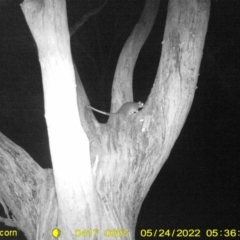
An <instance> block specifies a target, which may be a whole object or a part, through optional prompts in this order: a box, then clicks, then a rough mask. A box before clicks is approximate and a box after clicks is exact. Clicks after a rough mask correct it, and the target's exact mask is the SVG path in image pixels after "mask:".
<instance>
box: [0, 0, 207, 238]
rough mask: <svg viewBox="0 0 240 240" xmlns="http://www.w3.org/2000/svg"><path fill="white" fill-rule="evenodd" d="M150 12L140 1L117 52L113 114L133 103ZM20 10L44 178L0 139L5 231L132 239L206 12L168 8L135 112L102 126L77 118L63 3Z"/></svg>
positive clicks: (82, 101) (192, 81)
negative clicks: (44, 149)
mask: <svg viewBox="0 0 240 240" xmlns="http://www.w3.org/2000/svg"><path fill="white" fill-rule="evenodd" d="M158 2H159V1H158V0H155V1H150V0H149V1H146V5H145V7H144V11H143V14H142V16H141V18H140V19H139V22H138V23H137V25H136V26H135V28H134V30H133V32H132V34H131V36H130V37H129V39H128V40H127V42H126V44H125V45H124V48H123V50H122V52H121V55H120V57H119V61H118V65H117V68H116V72H115V76H114V81H113V88H112V100H111V109H112V111H113V112H116V111H117V110H118V109H119V108H120V107H121V106H122V105H123V104H124V103H125V102H131V101H133V93H132V74H133V69H134V66H135V63H136V60H137V57H138V54H139V52H140V49H141V47H142V46H143V44H144V42H145V40H146V38H147V36H148V34H149V32H150V30H151V28H152V25H153V23H154V20H155V17H156V14H157V9H158ZM21 7H22V10H23V13H24V16H25V18H26V21H27V24H28V26H29V28H30V30H31V32H32V35H33V37H34V39H35V42H36V44H37V48H38V55H39V61H40V65H41V71H42V79H43V86H44V102H45V118H46V122H47V128H48V134H49V142H50V150H51V158H52V163H53V172H52V171H51V170H43V169H41V168H40V167H39V166H38V165H37V164H36V163H35V162H34V161H33V160H32V159H30V157H29V156H28V155H27V154H26V152H24V151H23V150H22V149H20V148H19V147H17V146H16V145H15V144H14V143H13V142H11V141H10V140H9V139H7V138H6V137H5V136H3V135H1V141H0V142H1V148H0V149H1V150H0V152H1V158H0V159H1V172H2V174H1V175H0V177H1V180H2V182H4V183H6V184H5V185H4V186H3V187H2V189H1V198H0V200H1V203H2V205H3V206H4V208H5V212H6V214H8V219H6V220H4V221H5V222H6V223H7V224H10V225H15V226H16V227H18V228H19V229H22V230H23V231H24V233H25V235H26V236H27V238H28V239H34V238H36V239H51V235H50V233H51V230H52V229H53V228H54V227H56V226H58V227H59V228H60V229H61V230H62V238H63V239H73V238H75V237H74V233H75V234H76V232H74V231H75V230H76V229H78V228H79V226H81V229H92V230H93V232H87V233H86V234H87V236H89V235H90V234H93V235H95V234H96V236H97V237H98V239H104V238H105V237H104V230H105V229H120V230H121V231H122V232H121V231H119V232H116V233H115V234H116V235H115V237H116V238H118V237H119V238H123V237H121V236H120V235H118V234H123V236H126V237H128V238H129V239H133V238H134V236H133V235H134V228H135V225H136V220H137V216H138V213H139V210H140V207H141V204H142V202H143V200H144V198H145V196H146V194H147V192H148V190H149V188H150V186H151V184H152V182H153V181H154V179H155V177H156V175H157V174H158V172H159V170H160V169H161V167H162V165H163V164H164V162H165V161H166V159H167V157H168V156H169V154H170V151H171V149H172V147H173V145H174V142H175V141H176V139H177V137H178V135H179V133H180V131H181V128H182V126H183V124H184V122H185V120H186V117H187V114H188V112H189V110H190V107H191V104H192V101H193V97H194V92H195V89H196V83H197V78H198V72H199V66H200V62H201V57H202V50H203V45H204V40H205V35H206V31H207V25H208V18H209V8H210V3H209V1H203V0H202V1H197V0H196V1H190V0H188V1H177V0H175V1H174V0H172V1H170V2H169V7H168V16H167V21H166V27H165V33H164V39H163V46H162V55H161V61H160V64H159V68H158V72H157V75H156V78H155V83H154V87H153V88H152V91H151V94H150V95H149V97H148V100H147V102H146V104H145V106H144V108H143V110H142V111H141V112H139V113H138V114H134V115H131V116H129V117H128V118H126V119H122V118H120V117H115V118H113V117H112V118H110V119H109V121H108V123H107V124H104V125H102V124H99V123H98V122H97V121H96V119H95V117H94V115H93V114H92V113H91V112H90V111H88V110H87V108H86V106H87V105H88V104H89V101H88V99H87V96H86V94H85V91H84V88H83V86H82V84H81V81H80V77H79V75H78V72H77V69H76V67H74V63H73V61H72V56H71V51H70V35H69V30H68V25H67V14H66V4H65V1H64V0H44V1H37V0H25V1H24V2H23V3H22V4H21ZM76 84H77V91H76ZM63 96H64V97H63ZM89 149H90V150H91V151H89ZM19 159H24V161H21V163H19ZM9 176H10V178H11V181H9V180H8V179H9ZM46 199H47V201H46ZM9 209H11V212H12V216H10V214H9ZM22 215H23V216H24V219H22ZM2 220H3V219H2ZM26 226H28V227H27V228H26ZM95 229H99V231H98V230H95ZM46 234H48V235H47V236H46ZM113 238H114V237H113Z"/></svg>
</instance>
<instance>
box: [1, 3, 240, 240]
mask: <svg viewBox="0 0 240 240" xmlns="http://www.w3.org/2000/svg"><path fill="white" fill-rule="evenodd" d="M13 2H14V1H9V2H8V3H6V4H2V5H0V78H1V81H0V131H1V132H2V133H3V134H5V135H6V136H7V137H9V138H10V139H11V140H13V141H14V142H15V143H17V144H18V145H20V146H21V147H22V148H24V149H25V150H26V151H27V152H28V153H29V154H30V155H31V156H32V157H33V159H34V160H35V161H37V162H38V163H39V164H40V165H41V166H42V167H44V168H49V167H51V161H50V154H49V149H48V140H47V132H46V125H45V120H44V109H43V95H42V83H41V72H40V68H39V63H38V58H37V49H36V46H35V43H34V41H33V39H32V37H31V34H30V32H29V30H28V27H27V25H26V23H25V20H24V17H23V15H22V13H21V10H20V8H19V6H18V5H13V4H10V3H13ZM79 2H81V1H76V0H72V1H71V0H69V2H68V16H69V25H70V26H72V25H73V24H74V23H75V22H76V21H77V20H78V19H79V16H82V14H84V13H85V12H87V11H88V10H89V9H91V8H93V7H96V6H97V4H96V2H95V3H94V4H92V5H91V4H90V5H88V3H87V1H83V2H81V4H79ZM143 3H144V1H129V0H123V1H113V0H110V1H109V3H108V4H107V5H106V6H105V8H104V9H103V10H102V11H101V12H100V13H99V14H98V15H97V16H95V17H92V18H91V19H90V20H89V21H88V22H86V23H85V24H84V26H83V27H82V28H81V29H80V30H79V31H78V32H77V34H76V35H74V36H73V37H72V52H73V57H74V59H75V61H76V64H77V66H78V69H79V71H80V75H81V78H82V80H83V83H84V86H85V88H86V92H87V94H88V97H89V99H90V102H91V104H92V105H93V106H95V107H97V108H99V109H102V110H106V111H108V109H109V104H110V94H111V79H112V78H113V73H114V70H115V65H116V62H117V57H118V55H119V52H120V50H121V48H122V45H123V44H124V41H125V40H126V38H127V36H128V35H129V33H130V32H131V30H132V28H133V26H134V24H135V23H136V21H137V20H138V17H139V14H140V13H141V10H142V7H143ZM166 3H167V1H162V2H161V6H160V9H161V10H160V12H159V16H158V18H157V21H156V24H155V26H154V29H153V32H152V34H151V35H150V37H149V39H148V41H147V43H146V44H145V46H144V48H143V50H142V52H141V54H140V56H139V60H138V62H137V66H136V68H135V72H134V100H135V101H139V100H141V101H143V102H145V101H146V100H147V97H148V94H149V92H150V90H151V87H152V84H153V80H154V77H155V73H156V67H157V65H158V62H159V59H160V51H161V49H160V47H161V41H162V37H163V30H164V28H163V27H164V24H165V17H166ZM10 5H11V6H10ZM239 10H240V1H237V0H236V1H234V0H229V1H221V0H219V1H213V2H212V6H211V15H210V21H209V28H208V33H207V37H206V42H205V48H204V54H203V60H202V64H201V69H200V77H199V80H198V89H197V90H196V94H195V98H194V102H193V105H192V109H191V111H190V113H189V116H188V118H187V121H186V123H185V125H184V127H183V130H182V132H181V134H180V136H179V138H178V140H177V142H176V144H175V146H174V148H173V150H172V152H171V154H170V157H169V159H168V160H167V162H166V163H165V165H164V166H163V168H162V170H161V172H160V174H159V175H158V177H157V179H156V180H155V182H154V184H153V185H152V187H151V190H150V192H149V194H148V196H147V198H146V199H145V201H144V203H143V207H142V210H141V212H140V215H139V220H138V225H137V231H136V239H140V238H139V232H140V230H141V229H149V228H150V229H173V228H175V229H190V228H193V229H200V230H201V236H202V237H201V238H200V239H205V230H206V229H212V228H217V229H226V228H229V229H232V228H236V229H238V230H239V237H240V225H239V222H240V207H239V202H240V185H239V182H240V174H239V172H240V161H239V160H240V150H239V143H240V141H239V140H240V137H239V134H240V128H239V122H240V111H239V107H240V81H239V79H240V46H239V44H240V27H239V25H240V15H239ZM106 26H107V27H106ZM96 39H98V40H96ZM99 46H100V47H99ZM99 49H100V51H99ZM80 56H81V57H80ZM89 56H91V57H89ZM109 56H110V57H109ZM96 79H97V81H96ZM98 85H99V86H98ZM100 120H101V121H104V120H106V119H105V118H102V119H100ZM13 239H14V238H13ZM16 239H21V238H20V237H19V238H16Z"/></svg>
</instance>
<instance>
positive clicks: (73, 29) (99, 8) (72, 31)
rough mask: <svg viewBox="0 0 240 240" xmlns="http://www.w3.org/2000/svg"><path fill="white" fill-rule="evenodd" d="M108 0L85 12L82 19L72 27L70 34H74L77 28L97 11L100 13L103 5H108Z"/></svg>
mask: <svg viewBox="0 0 240 240" xmlns="http://www.w3.org/2000/svg"><path fill="white" fill-rule="evenodd" d="M107 1H108V0H105V1H104V3H103V5H101V6H99V7H98V8H95V9H93V10H91V11H89V12H87V13H85V14H84V15H83V16H82V18H81V19H80V21H78V22H77V23H76V24H75V25H74V26H73V27H72V28H71V29H70V36H73V35H74V34H75V33H76V32H77V30H78V29H79V28H80V27H81V26H82V25H83V24H84V23H85V22H86V21H87V20H88V19H89V18H90V17H91V16H93V15H96V14H97V13H99V12H100V11H101V10H102V9H103V7H104V6H105V5H106V3H107Z"/></svg>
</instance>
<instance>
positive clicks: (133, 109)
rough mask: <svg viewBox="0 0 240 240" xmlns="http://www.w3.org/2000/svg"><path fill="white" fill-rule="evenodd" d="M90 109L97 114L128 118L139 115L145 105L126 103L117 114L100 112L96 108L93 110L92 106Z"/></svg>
mask: <svg viewBox="0 0 240 240" xmlns="http://www.w3.org/2000/svg"><path fill="white" fill-rule="evenodd" d="M87 107H88V108H91V109H92V110H94V111H96V112H99V113H101V114H104V115H108V116H122V117H128V116H130V115H132V114H134V113H137V112H138V111H139V110H138V109H139V108H142V107H143V103H142V102H137V103H136V102H127V103H124V104H123V105H122V106H121V107H120V109H119V110H118V111H117V112H116V113H106V112H103V111H101V110H98V109H96V108H93V107H91V106H87Z"/></svg>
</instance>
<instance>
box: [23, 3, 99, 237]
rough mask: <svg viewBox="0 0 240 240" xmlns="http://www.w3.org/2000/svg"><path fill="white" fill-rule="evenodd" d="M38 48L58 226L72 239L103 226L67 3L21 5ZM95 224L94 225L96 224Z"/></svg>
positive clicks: (64, 235) (65, 235)
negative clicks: (83, 122) (82, 114)
mask: <svg viewBox="0 0 240 240" xmlns="http://www.w3.org/2000/svg"><path fill="white" fill-rule="evenodd" d="M21 7H22V10H23V13H24V16H25V18H26V21H27V23H28V26H29V28H30V30H31V32H32V35H33V37H34V39H35V41H36V44H37V47H38V55H39V62H40V66H41V71H42V79H43V89H44V103H45V106H44V108H45V118H46V122H47V130H48V136H49V143H50V152H51V159H52V164H53V173H54V179H55V187H56V193H57V199H58V205H59V215H58V226H59V228H61V229H62V234H63V238H65V239H71V237H72V236H73V233H74V230H75V229H77V228H78V227H79V226H81V228H84V229H91V228H95V227H96V226H99V223H98V221H99V219H98V213H97V210H96V209H97V208H96V205H97V201H96V196H95V191H94V185H93V176H92V170H91V165H90V153H89V142H88V139H87V135H86V134H85V132H84V131H83V129H82V126H81V123H80V118H79V113H78V106H77V94H76V83H75V74H74V67H73V62H72V56H71V50H70V37H69V31H68V25H67V16H66V3H65V1H64V0H46V1H37V0H26V1H24V3H23V4H22V5H21ZM92 224H93V225H92Z"/></svg>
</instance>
